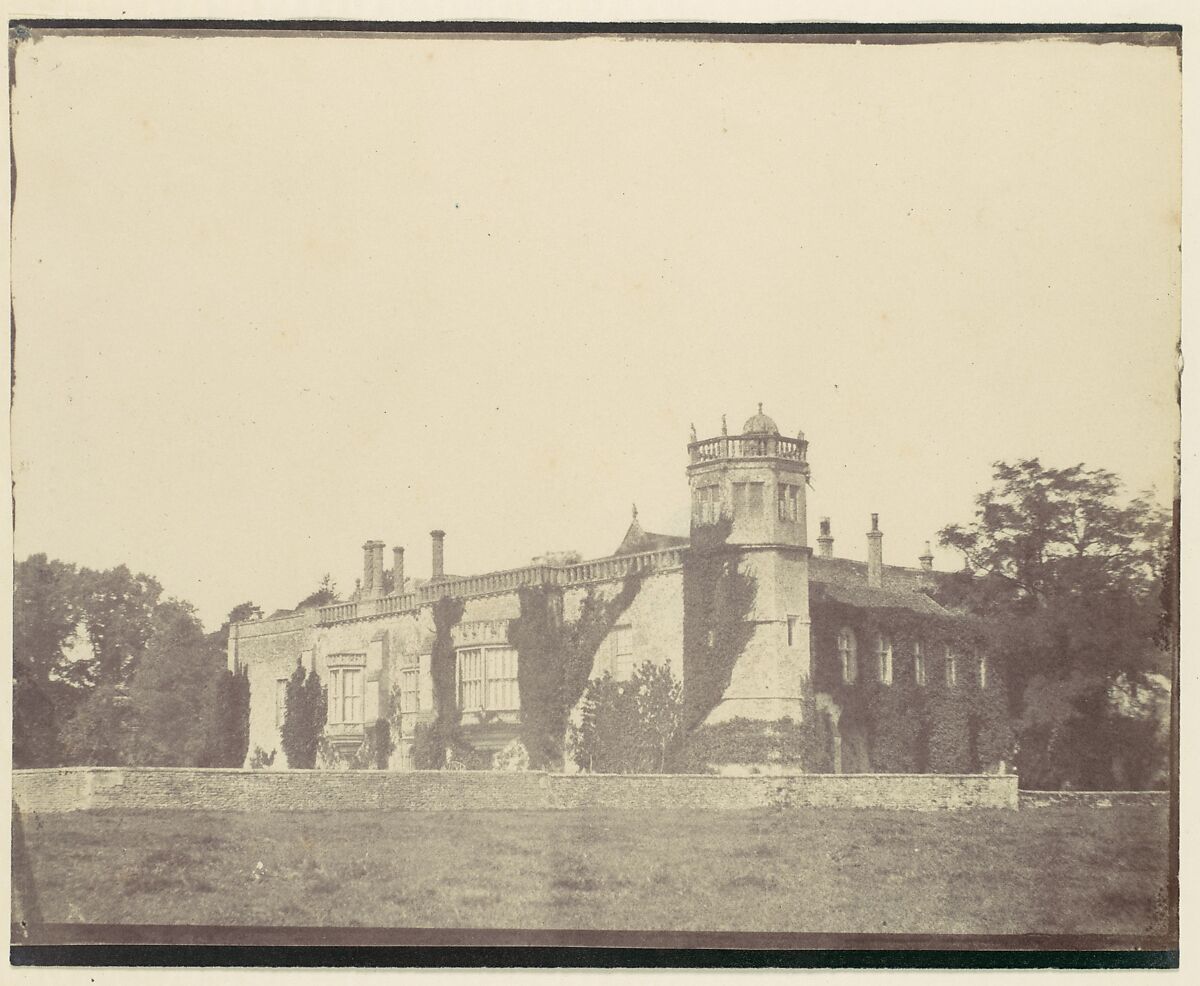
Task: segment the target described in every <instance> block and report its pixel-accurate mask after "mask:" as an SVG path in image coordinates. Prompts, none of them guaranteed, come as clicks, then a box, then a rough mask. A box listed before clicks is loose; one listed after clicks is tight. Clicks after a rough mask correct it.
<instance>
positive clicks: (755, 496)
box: [750, 483, 763, 517]
mask: <svg viewBox="0 0 1200 986" xmlns="http://www.w3.org/2000/svg"><path fill="white" fill-rule="evenodd" d="M762 515H763V484H762V483H751V484H750V516H751V517H761V516H762Z"/></svg>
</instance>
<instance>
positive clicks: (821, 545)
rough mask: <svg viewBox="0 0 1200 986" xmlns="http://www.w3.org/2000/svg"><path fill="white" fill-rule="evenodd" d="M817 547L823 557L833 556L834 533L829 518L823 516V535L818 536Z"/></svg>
mask: <svg viewBox="0 0 1200 986" xmlns="http://www.w3.org/2000/svg"><path fill="white" fill-rule="evenodd" d="M817 549H818V551H819V552H820V555H821V557H822V558H832V557H833V534H832V533H831V532H830V527H829V518H828V517H822V518H821V536H820V537H819V538H817Z"/></svg>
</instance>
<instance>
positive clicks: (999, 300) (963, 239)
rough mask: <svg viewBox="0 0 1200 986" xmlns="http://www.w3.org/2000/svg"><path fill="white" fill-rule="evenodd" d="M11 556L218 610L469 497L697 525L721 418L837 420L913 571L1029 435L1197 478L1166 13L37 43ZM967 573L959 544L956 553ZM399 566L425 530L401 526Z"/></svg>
mask: <svg viewBox="0 0 1200 986" xmlns="http://www.w3.org/2000/svg"><path fill="white" fill-rule="evenodd" d="M15 70H16V87H15V89H14V91H13V135H14V138H13V139H14V155H15V165H16V171H17V187H16V199H15V205H14V218H13V259H12V272H13V273H12V278H13V304H14V313H15V321H16V346H15V354H14V355H15V373H16V387H15V397H14V407H13V423H12V433H13V438H12V441H13V469H14V479H15V503H16V531H15V544H16V553H17V556H18V557H19V558H23V557H25V556H26V555H27V554H30V553H33V552H39V551H40V552H46V553H47V554H49V555H51V556H54V557H59V558H62V559H65V560H69V561H74V562H77V563H80V564H85V565H90V566H93V567H98V566H104V567H107V566H110V565H115V564H119V563H126V564H128V565H129V566H130V567H132V568H134V569H135V570H140V571H146V572H148V573H150V574H153V575H154V576H156V577H157V578H158V579H159V580H160V581H161V582H162V583H163V585H164V586H165V588H166V591H167V592H168V593H169V594H172V595H176V596H180V597H182V598H185V599H188V600H190V601H192V602H194V603H195V604H196V605H197V606H198V607H199V608H200V612H201V614H202V616H203V617H204V619H205V621H206V623H207V624H208V625H209V626H214V625H216V624H218V623H219V622H220V621H221V619H222V618H223V617H224V615H225V613H226V612H227V611H228V610H229V609H230V608H231V607H232V606H233V605H235V604H237V603H239V602H241V601H243V600H246V599H252V600H254V601H256V602H258V603H259V604H260V605H262V606H263V607H264V609H266V610H267V611H268V612H269V611H271V610H273V609H275V608H277V607H290V606H292V605H294V604H295V603H296V602H297V601H298V600H299V599H300V598H301V597H302V596H304V595H306V594H307V593H308V592H310V591H312V590H313V589H314V588H315V587H316V585H317V582H318V581H319V579H320V577H321V575H322V574H323V573H324V572H326V571H329V572H331V573H333V575H334V576H335V578H336V579H337V581H338V582H339V584H340V587H341V588H342V589H343V590H344V591H348V590H351V589H353V585H354V579H355V577H356V576H357V575H358V574H360V573H361V567H362V566H361V551H360V546H361V545H362V543H363V541H364V540H366V539H368V538H380V539H382V540H384V541H385V542H386V543H387V544H388V545H389V549H390V546H391V545H393V544H397V543H399V544H404V545H405V546H406V547H407V548H408V573H409V574H410V575H415V576H425V575H427V574H428V571H429V536H428V532H429V531H430V529H431V528H434V527H440V528H444V529H445V530H446V531H447V541H446V566H447V569H448V570H449V571H451V572H454V573H460V574H466V573H471V572H478V571H486V570H490V569H496V568H507V567H513V566H517V565H521V564H524V563H526V562H527V561H528V560H529V559H530V557H531V556H533V555H535V554H540V553H543V552H545V551H547V550H559V549H577V550H579V551H581V552H583V553H584V554H585V555H588V556H595V555H603V554H607V553H610V552H611V551H612V550H613V549H614V548H615V547H616V545H617V543H618V542H619V541H620V539H621V536H622V534H623V533H624V530H625V528H626V526H627V524H628V522H629V513H630V504H631V502H633V501H636V502H637V504H638V507H639V512H640V518H641V521H642V523H643V524H644V525H645V526H646V527H647V528H649V529H651V530H657V531H664V532H671V533H686V530H687V524H688V509H689V500H688V491H687V483H686V478H685V475H684V467H685V465H686V448H685V446H686V443H687V441H688V428H689V424H690V423H691V422H695V425H696V429H697V431H698V433H699V435H700V437H707V436H709V435H713V434H717V433H718V432H719V430H720V419H721V415H722V413H726V414H727V415H728V421H729V427H730V431H731V432H737V431H740V430H741V425H742V422H743V421H744V420H745V419H746V418H747V417H748V416H749V415H750V414H752V413H753V412H754V410H755V408H756V405H757V402H759V401H761V402H763V404H764V410H765V411H766V412H767V413H768V414H770V415H771V416H773V417H774V418H775V420H776V421H777V422H778V423H779V425H780V427H781V429H782V430H783V431H784V433H785V434H795V433H796V431H797V429H800V428H802V429H803V430H804V432H805V434H806V437H807V438H808V439H809V440H810V442H811V446H810V449H809V457H810V461H811V464H812V468H813V486H814V489H813V490H810V491H809V520H810V525H809V526H810V530H809V536H810V538H815V536H816V520H817V518H818V517H821V516H825V515H828V516H831V517H832V520H833V528H834V535H835V537H836V539H837V544H836V553H837V554H839V555H844V556H848V557H853V558H862V557H865V548H866V539H865V536H864V533H865V531H866V530H867V528H868V527H869V514H870V512H872V511H876V512H878V513H879V514H880V526H881V528H882V529H883V531H884V532H885V539H884V555H885V560H887V561H888V562H892V563H899V564H910V565H911V564H916V556H917V555H918V554H919V553H920V551H921V548H922V545H923V542H924V541H925V540H927V539H930V540H932V539H934V538H935V536H936V532H937V530H938V528H940V527H941V526H943V525H945V524H947V523H950V522H954V521H965V520H968V519H969V518H970V516H971V512H972V499H973V497H974V495H975V494H976V493H977V492H979V491H980V490H981V489H983V488H984V487H985V486H986V485H987V483H988V480H989V476H990V465H991V463H992V462H993V461H995V460H998V459H1014V458H1017V457H1028V456H1039V457H1041V458H1042V460H1043V462H1045V463H1048V464H1053V465H1068V464H1073V463H1077V462H1084V463H1087V464H1088V465H1091V466H1103V467H1106V468H1109V469H1112V470H1115V471H1116V472H1118V473H1119V474H1120V475H1121V476H1123V477H1124V478H1125V479H1126V481H1127V482H1128V484H1129V486H1130V488H1131V489H1132V490H1141V489H1145V488H1147V487H1151V486H1153V487H1156V488H1157V490H1158V492H1159V498H1160V499H1161V500H1162V501H1164V502H1169V498H1170V492H1171V485H1172V482H1173V455H1174V447H1175V442H1176V439H1177V436H1178V417H1177V416H1178V408H1177V405H1176V401H1175V347H1176V343H1177V338H1178V329H1179V271H1180V257H1179V223H1180V212H1179V210H1180V200H1179V185H1180V161H1179V158H1180V129H1179V127H1180V119H1179V114H1180V101H1179V86H1180V74H1179V65H1178V60H1177V54H1176V52H1175V50H1174V49H1173V48H1170V47H1135V46H1129V45H1120V44H1104V45H1099V44H1082V43H1071V42H1067V41H1047V40H1028V41H1024V42H1005V43H992V44H982V43H977V44H971V43H952V44H930V45H920V44H904V45H895V46H892V45H881V44H866V45H844V44H715V43H707V44H706V43H698V42H689V41H670V42H663V41H654V40H648V39H642V40H636V41H621V40H612V39H585V40H566V39H564V40H556V41H545V40H516V39H510V40H448V39H435V38H423V39H403V38H380V37H374V38H340V39H335V38H323V39H315V38H251V37H238V38H215V37H209V38H203V39H195V38H192V39H172V38H163V37H123V38H103V37H76V38H61V37H47V38H44V39H42V40H39V41H37V42H36V43H30V42H26V43H23V44H21V45H20V46H19V47H18V49H17V52H16V56H15ZM935 554H936V555H937V561H936V563H935V564H936V565H937V567H939V568H953V567H957V565H958V563H959V560H958V559H957V558H955V557H953V556H951V555H950V554H949V553H948V552H947V551H945V550H942V551H938V550H937V548H936V545H935ZM387 558H388V560H389V564H390V550H389V552H388V555H387Z"/></svg>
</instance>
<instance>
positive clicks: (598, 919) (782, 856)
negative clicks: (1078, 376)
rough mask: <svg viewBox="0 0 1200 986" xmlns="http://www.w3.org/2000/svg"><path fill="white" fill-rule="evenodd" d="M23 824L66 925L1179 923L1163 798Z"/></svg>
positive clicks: (784, 927)
mask: <svg viewBox="0 0 1200 986" xmlns="http://www.w3.org/2000/svg"><path fill="white" fill-rule="evenodd" d="M23 830H24V842H25V845H26V850H27V860H28V868H27V869H24V881H25V882H28V880H30V879H32V883H33V887H34V890H35V892H36V896H37V902H38V905H39V906H40V910H41V915H42V918H43V920H45V921H47V922H90V923H102V924H121V923H134V924H176V923H178V924H203V925H327V926H374V927H410V928H412V927H458V928H581V929H644V930H680V931H684V930H699V931H718V930H720V931H792V932H794V931H802V932H836V933H884V934H888V933H893V934H894V933H911V934H931V933H932V934H1028V933H1039V934H1110V935H1116V934H1122V935H1125V934H1133V935H1159V934H1163V933H1165V932H1166V915H1165V908H1164V901H1165V894H1166V889H1165V888H1166V883H1167V873H1168V852H1167V815H1166V811H1165V810H1162V809H1153V808H1130V807H1127V808H1113V809H1089V808H1047V809H1040V810H1031V811H1022V812H1002V811H995V812H993V811H974V812H958V813H951V812H946V813H917V812H899V811H872V810H831V809H795V810H789V811H782V812H777V811H776V812H772V811H748V812H737V811H726V812H700V811H683V810H681V811H675V812H650V811H640V812H639V811H622V812H617V811H593V812H589V813H586V814H584V813H567V812H525V813H519V812H508V813H502V812H497V813H491V812H411V813H404V812H396V813H382V812H352V811H347V812H340V813H291V814H285V813H267V812H264V813H261V814H236V813H224V814H223V813H216V812H192V811H158V812H144V811H143V812H135V811H127V812H126V811H113V810H106V811H91V812H77V813H74V814H66V815H40V816H39V815H26V816H24V818H23ZM16 862H17V865H18V866H21V864H22V861H21V860H17V861H16Z"/></svg>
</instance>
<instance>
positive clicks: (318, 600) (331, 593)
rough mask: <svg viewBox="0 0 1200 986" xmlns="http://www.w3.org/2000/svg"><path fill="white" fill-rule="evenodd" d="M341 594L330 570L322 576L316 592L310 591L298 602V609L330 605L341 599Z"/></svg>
mask: <svg viewBox="0 0 1200 986" xmlns="http://www.w3.org/2000/svg"><path fill="white" fill-rule="evenodd" d="M341 598H342V597H341V596H339V595H338V591H337V583H336V582H334V581H333V576H332V575H330V574H329V573H328V572H326V573H325V575H324V576H323V577H322V578H321V584H320V585H319V586H317V589H316V591H315V592H310V593H309V594H308V595H307V596H305V597H304V598H303V599H301V600H300V602H298V603H296V609H308V608H309V607H311V606H328V605H330V604H331V603H336V602H340V601H341Z"/></svg>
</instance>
